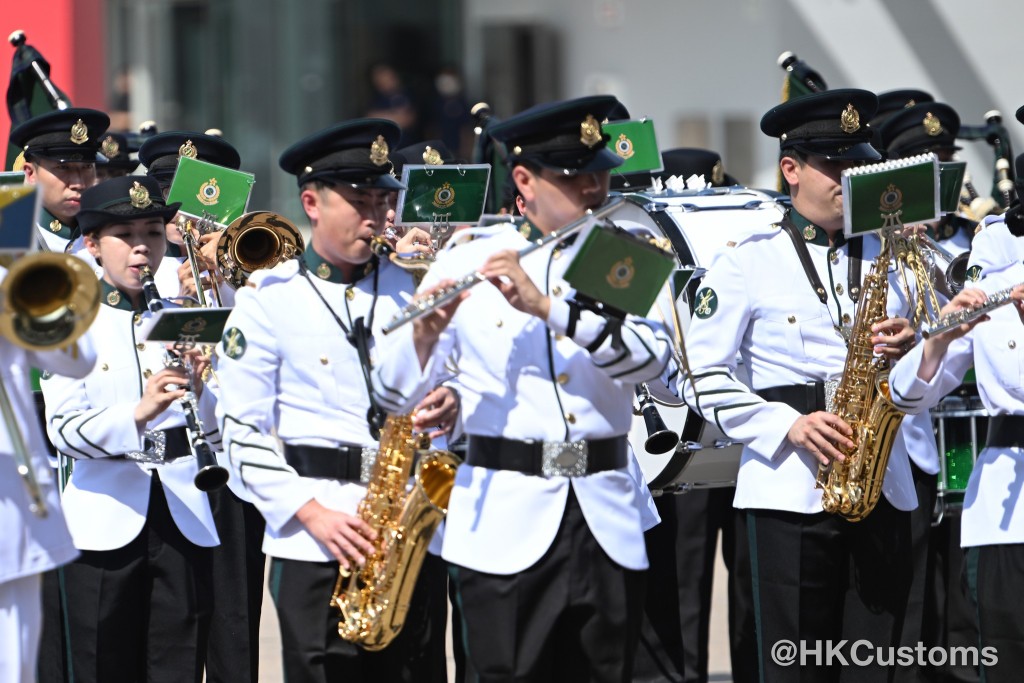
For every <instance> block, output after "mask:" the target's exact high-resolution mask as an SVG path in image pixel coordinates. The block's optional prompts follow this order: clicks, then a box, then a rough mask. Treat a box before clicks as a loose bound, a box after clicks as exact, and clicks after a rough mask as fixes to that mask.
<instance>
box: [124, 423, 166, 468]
mask: <svg viewBox="0 0 1024 683" xmlns="http://www.w3.org/2000/svg"><path fill="white" fill-rule="evenodd" d="M142 444H143V450H141V451H128V452H127V453H125V454H124V459H125V460H133V461H135V462H149V463H156V464H163V463H166V462H167V433H166V432H164V431H163V430H162V429H147V430H146V431H144V432H142ZM147 445H148V446H149V448H146V446H147Z"/></svg>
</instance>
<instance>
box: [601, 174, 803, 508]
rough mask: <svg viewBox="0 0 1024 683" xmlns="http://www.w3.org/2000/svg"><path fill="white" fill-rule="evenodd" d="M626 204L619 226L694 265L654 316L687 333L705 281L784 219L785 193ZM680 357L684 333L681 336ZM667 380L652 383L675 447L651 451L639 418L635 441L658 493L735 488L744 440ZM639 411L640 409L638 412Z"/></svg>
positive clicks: (724, 191)
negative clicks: (692, 405)
mask: <svg viewBox="0 0 1024 683" xmlns="http://www.w3.org/2000/svg"><path fill="white" fill-rule="evenodd" d="M625 197H626V199H627V201H626V203H625V204H624V205H623V206H622V207H621V208H620V209H619V210H618V211H616V212H615V213H614V214H613V219H614V222H615V224H616V225H618V226H620V227H622V228H625V229H627V230H630V231H631V232H634V233H644V232H646V233H649V234H650V235H652V236H654V237H657V238H662V240H663V241H667V243H668V244H669V245H671V247H672V250H673V251H674V252H675V256H676V262H677V265H678V266H679V267H681V268H682V267H695V268H696V269H697V271H696V274H695V276H694V278H693V279H692V280H691V281H690V283H689V284H688V285H687V287H686V293H685V295H684V296H683V297H681V298H680V301H679V305H678V306H676V307H675V308H676V312H677V314H678V315H677V316H673V302H672V301H671V297H670V295H669V294H668V291H667V289H666V290H664V291H663V292H662V294H661V295H660V296H659V297H658V300H657V302H656V304H655V308H654V309H653V310H652V311H651V314H650V317H652V318H653V319H655V320H660V321H661V322H664V323H665V324H666V326H667V327H668V329H669V330H672V331H675V330H676V325H675V323H674V320H673V319H674V317H677V319H678V321H679V324H680V326H681V327H682V330H681V335H682V337H683V338H684V339H685V334H686V329H687V328H688V327H689V322H690V317H691V316H692V314H693V305H694V304H693V298H694V294H695V293H696V291H697V289H698V287H699V280H700V278H701V277H703V275H704V273H705V272H706V271H707V270H708V269H710V268H711V267H712V266H713V265H714V262H715V259H716V258H717V257H718V255H719V254H721V253H722V252H723V251H724V250H725V249H728V248H730V247H733V246H735V245H736V244H738V243H739V242H740V241H741V240H743V239H744V238H746V237H747V236H749V235H751V234H753V233H755V232H760V231H762V230H764V229H766V228H767V227H768V226H770V225H771V224H773V223H776V222H778V221H779V220H781V219H782V217H783V215H784V214H785V210H786V205H785V203H784V202H785V201H787V200H788V198H786V197H781V196H779V195H772V194H769V193H767V192H764V191H761V190H754V189H749V188H745V187H740V186H737V187H729V188H709V189H707V190H687V191H684V192H678V193H658V194H653V193H637V194H629V195H625ZM676 342H677V343H676V346H677V351H676V358H677V361H678V357H679V353H678V346H679V343H678V342H679V334H676ZM737 374H738V376H739V377H740V379H741V380H742V381H744V382H745V383H746V382H747V373H746V371H745V369H744V367H743V366H742V364H740V363H739V358H737ZM658 385H661V382H658V381H654V382H651V383H650V384H648V388H649V390H650V392H651V395H652V396H653V397H654V400H655V402H656V403H657V404H658V411H659V413H660V415H661V417H662V419H663V420H664V421H665V424H666V425H667V426H668V428H669V429H671V430H672V431H674V432H676V433H677V434H679V435H680V441H679V445H678V446H677V447H676V448H675V450H674V451H671V452H669V453H664V454H655V453H649V452H648V451H647V449H646V448H645V447H644V442H645V441H646V440H647V436H648V434H647V427H646V423H645V421H644V420H643V418H642V417H641V416H640V415H636V416H635V417H634V418H633V425H632V428H631V429H630V433H629V441H630V445H631V446H632V447H633V452H634V453H635V454H636V458H637V461H638V462H639V463H640V469H641V470H643V473H644V477H645V478H646V479H647V483H648V486H649V487H650V489H651V491H652V492H653V493H655V494H660V493H673V492H679V491H687V490H690V489H694V488H715V487H721V486H733V485H735V483H736V475H737V473H738V472H739V466H740V453H741V452H742V446H741V445H740V444H737V443H734V442H731V441H729V440H728V439H727V438H725V436H724V435H723V434H722V432H721V431H720V430H719V429H718V427H717V426H716V425H714V424H712V423H708V422H706V421H705V420H704V419H703V418H701V417H700V415H698V414H697V413H696V412H692V411H690V410H689V409H688V408H687V406H686V405H685V404H684V403H683V402H682V400H681V399H679V398H678V397H676V396H675V392H676V387H674V386H673V387H672V388H671V390H669V389H668V388H666V387H665V386H664V385H661V386H658ZM634 412H637V411H634Z"/></svg>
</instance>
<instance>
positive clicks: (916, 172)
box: [842, 154, 939, 237]
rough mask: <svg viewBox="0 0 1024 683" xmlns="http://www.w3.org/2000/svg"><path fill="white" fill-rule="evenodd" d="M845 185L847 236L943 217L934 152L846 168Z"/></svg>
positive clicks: (844, 221)
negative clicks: (940, 212)
mask: <svg viewBox="0 0 1024 683" xmlns="http://www.w3.org/2000/svg"><path fill="white" fill-rule="evenodd" d="M842 186H843V232H844V234H845V235H846V236H847V237H850V236H853V235H860V234H863V233H866V232H876V231H878V230H881V229H883V228H895V227H899V226H902V225H913V224H915V223H929V222H931V221H934V220H935V219H937V218H938V217H939V162H938V159H937V158H936V156H935V155H934V154H921V155H918V156H914V157H908V158H906V159H895V160H893V161H884V162H882V163H879V164H870V165H868V166H858V167H856V168H849V169H846V170H845V171H843V175H842Z"/></svg>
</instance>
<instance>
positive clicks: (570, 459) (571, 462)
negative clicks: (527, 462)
mask: <svg viewBox="0 0 1024 683" xmlns="http://www.w3.org/2000/svg"><path fill="white" fill-rule="evenodd" d="M587 460H588V458H587V442H586V441H584V440H583V439H580V440H579V441H545V442H544V454H543V458H542V460H541V466H540V473H541V474H542V475H543V476H545V477H582V476H583V475H585V474H586V473H587Z"/></svg>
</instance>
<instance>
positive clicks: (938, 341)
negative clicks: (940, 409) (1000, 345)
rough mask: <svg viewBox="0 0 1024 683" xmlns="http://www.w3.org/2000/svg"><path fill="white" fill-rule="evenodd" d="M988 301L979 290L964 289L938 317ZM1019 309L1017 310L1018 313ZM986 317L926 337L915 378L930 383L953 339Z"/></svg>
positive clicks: (968, 330) (986, 318)
mask: <svg viewBox="0 0 1024 683" xmlns="http://www.w3.org/2000/svg"><path fill="white" fill-rule="evenodd" d="M987 300H988V297H986V296H985V292H983V291H981V290H980V289H975V288H971V289H965V290H963V291H962V292H960V293H959V294H957V295H956V296H954V297H953V299H952V300H951V301H950V302H949V303H948V304H946V305H945V306H943V307H942V310H941V311H939V317H945V316H947V315H951V314H953V313H956V312H957V311H961V310H964V309H973V308H977V307H978V306H981V305H983V304H984V303H985V301H987ZM1019 310H1020V309H1019V308H1018V311H1019ZM988 319H989V317H988V316H987V315H983V316H980V317H978V318H975V319H974V320H972V321H970V322H967V323H964V324H962V325H957V326H956V327H954V328H953V329H950V330H947V331H945V332H943V333H942V334H933V335H930V336H929V337H928V339H926V340H925V342H924V349H923V350H922V352H921V364H920V365H919V366H918V368H917V376H918V378H920V379H921V380H923V381H925V382H930V381H931V380H932V378H934V377H935V373H937V372H938V371H939V365H940V364H941V363H942V357H943V356H944V355H945V354H946V349H948V348H949V345H950V344H951V343H952V342H953V340H955V339H959V338H960V337H962V336H964V335H965V334H967V333H968V332H970V331H971V330H973V329H974V326H975V325H977V324H978V323H981V322H984V321H986V320H988Z"/></svg>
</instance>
